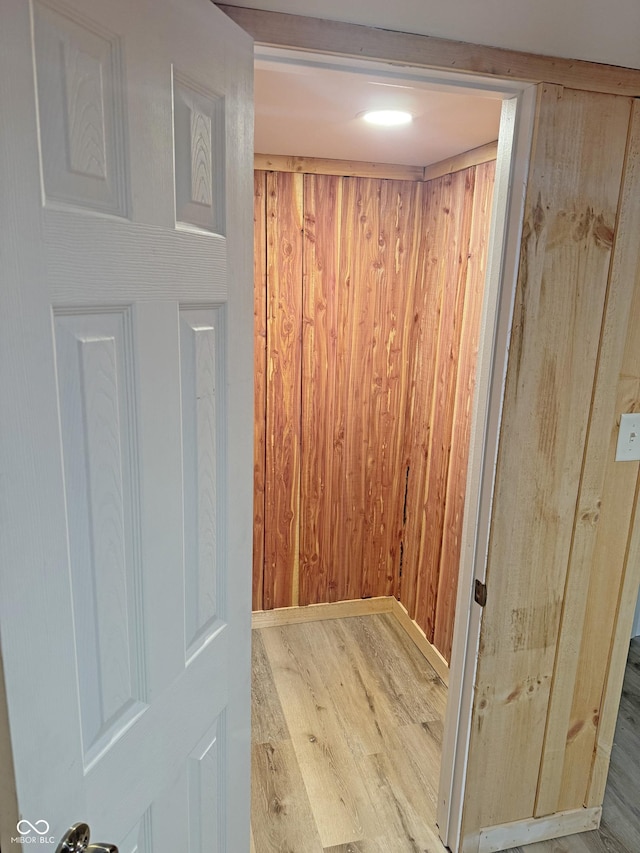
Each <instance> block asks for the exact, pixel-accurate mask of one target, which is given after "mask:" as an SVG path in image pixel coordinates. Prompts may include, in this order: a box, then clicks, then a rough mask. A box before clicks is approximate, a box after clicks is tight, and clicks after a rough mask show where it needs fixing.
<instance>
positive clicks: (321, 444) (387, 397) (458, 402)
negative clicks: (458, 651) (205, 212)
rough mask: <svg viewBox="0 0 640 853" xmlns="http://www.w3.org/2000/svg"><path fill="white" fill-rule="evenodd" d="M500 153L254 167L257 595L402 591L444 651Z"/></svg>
mask: <svg viewBox="0 0 640 853" xmlns="http://www.w3.org/2000/svg"><path fill="white" fill-rule="evenodd" d="M494 166H495V163H493V162H490V163H485V164H481V165H478V166H474V167H471V168H469V169H466V170H463V171H460V172H457V173H455V174H453V175H446V176H444V177H442V178H439V179H437V180H434V181H431V182H429V183H422V182H417V181H415V182H414V181H391V180H380V179H371V178H357V177H356V178H344V177H339V176H332V175H302V174H293V173H279V172H256V174H255V221H256V238H255V239H256V242H255V247H256V254H255V274H256V276H255V279H256V288H255V321H256V322H255V333H256V334H255V340H256V353H255V359H256V415H257V416H256V433H255V437H256V438H255V450H256V454H255V507H256V510H255V519H254V520H255V528H254V537H255V538H254V608H255V609H269V608H272V607H282V606H289V605H295V604H312V603H318V602H329V601H338V600H348V599H358V598H367V597H372V596H379V595H395V596H397V597H398V598H399V599H400V600H401V601H402V602H403V603H404V604H405V606H406V607H407V609H408V611H409V613H410V615H411V616H412V617H413V618H416V619H417V620H418V622H419V624H420V625H421V626H422V627H423V629H424V630H425V632H426V634H427V636H428V638H429V639H430V641H432V642H435V643H436V645H437V647H438V648H439V649H440V651H441V652H442V653H443V655H444V656H445V657H446V658H447V659H448V657H449V655H450V650H451V638H452V634H453V615H454V613H453V610H454V603H455V594H456V582H457V572H458V560H459V548H460V534H461V528H462V513H463V508H464V493H465V486H466V469H467V453H468V445H469V432H470V428H471V403H472V398H473V388H474V374H475V358H476V353H477V346H478V329H479V319H480V311H481V307H482V296H483V283H484V258H485V255H486V241H487V236H488V229H489V219H490V209H491V200H492V190H493V175H494Z"/></svg>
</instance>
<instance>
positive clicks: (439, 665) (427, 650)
mask: <svg viewBox="0 0 640 853" xmlns="http://www.w3.org/2000/svg"><path fill="white" fill-rule="evenodd" d="M392 613H393V615H394V616H395V617H396V619H397V620H398V622H399V623H400V624H401V625H402V627H403V628H404V630H405V631H406V632H407V634H408V635H409V637H410V638H411V639H412V640H413V642H414V643H415V644H416V646H417V647H418V648H419V649H420V651H421V652H422V654H423V655H424V656H425V658H426V659H427V660H428V661H429V663H430V664H431V666H432V667H433V668H434V669H435V671H436V672H437V673H438V675H439V677H440V678H441V679H442V681H444V683H445V684H446V685H447V687H448V686H449V664H448V663H447V661H446V660H445V659H444V658H443V657H442V655H441V654H440V652H439V651H438V650H437V649H436V647H435V646H434V645H433V644H432V643H430V642H429V640H428V639H427V637H426V635H425V633H424V631H423V630H422V628H421V627H420V626H419V625H418V623H417V622H415V621H414V620H413V619H412V618H411V616H409V614H408V613H407V610H406V608H405V606H404V605H403V604H400V602H399V601H398V600H397V599H396V598H394V599H393V609H392Z"/></svg>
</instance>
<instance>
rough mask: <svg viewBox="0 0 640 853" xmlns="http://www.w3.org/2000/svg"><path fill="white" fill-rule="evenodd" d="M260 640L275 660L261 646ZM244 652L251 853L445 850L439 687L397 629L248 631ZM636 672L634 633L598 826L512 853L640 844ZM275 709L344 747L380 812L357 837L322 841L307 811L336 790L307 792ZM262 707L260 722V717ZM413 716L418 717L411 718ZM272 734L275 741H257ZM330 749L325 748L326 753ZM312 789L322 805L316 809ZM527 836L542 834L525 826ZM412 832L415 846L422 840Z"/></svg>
mask: <svg viewBox="0 0 640 853" xmlns="http://www.w3.org/2000/svg"><path fill="white" fill-rule="evenodd" d="M265 638H266V642H265ZM269 647H271V649H272V652H273V654H272V656H270V655H269V653H268V652H267V651H265V648H269ZM253 649H254V669H253V695H254V703H255V705H254V709H253V719H254V726H253V735H252V741H253V744H254V746H253V750H254V765H253V783H252V824H253V827H252V837H253V839H254V848H255V850H256V853H270V851H274V853H275V851H281V850H296V851H297V850H302V851H306V852H307V853H387V851H394V853H395V851H408V853H416V849H420V850H423V849H424V850H428V851H429V853H444V848H443V847H442V845H441V843H440V842H439V840H438V839H437V829H436V825H435V804H436V797H437V784H438V772H439V771H438V768H439V764H440V753H441V747H442V728H443V725H442V724H443V717H442V711H443V704H442V698H443V695H444V694H443V690H444V688H443V686H442V685H441V683H440V682H439V681H438V680H437V679H434V673H433V671H432V670H430V668H429V666H428V664H426V663H425V662H424V661H423V660H421V658H420V655H419V653H418V652H417V650H416V649H415V648H413V647H412V645H411V643H409V645H408V646H407V645H406V638H404V637H402V635H401V634H397V630H396V627H395V626H394V620H393V617H392V616H391V615H390V614H385V615H381V616H364V617H356V618H346V619H343V620H333V621H331V622H326V623H322V622H316V623H314V624H313V625H305V626H286V627H283V628H269V629H260V630H254V631H253ZM369 649H371V650H372V652H370V651H369ZM416 655H417V657H416ZM256 663H257V665H256ZM280 664H282V666H280ZM639 673H640V639H636V640H634V641H633V642H632V644H631V649H630V652H629V659H628V663H627V668H626V677H625V683H624V691H623V698H622V702H621V705H620V716H619V720H618V727H617V731H616V737H615V745H614V748H613V753H612V758H611V774H610V785H609V787H608V789H607V794H606V797H605V802H604V807H603V817H602V823H601V826H600V829H599V830H597V831H594V832H586V833H581V834H579V835H571V836H569V837H566V838H561V839H556V840H554V841H542V842H536V843H534V844H531V845H529V844H528V845H527V846H526V847H525V848H520V847H518V848H514V849H513V850H512V851H511V853H614V851H615V853H636V851H637V850H638V849H640V835H639V830H638V827H640V809H639V806H638V802H637V795H636V792H637V790H638V787H639V786H640V766H639V765H638V762H637V761H635V760H634V756H635V755H637V754H638V749H640V736H639V734H638V731H637V726H636V725H635V720H636V719H637V717H638V714H640V675H639ZM434 691H435V693H434ZM255 697H257V698H258V701H257V702H256V699H255ZM398 697H399V698H398ZM283 707H285V708H286V709H287V712H288V715H289V718H290V719H291V720H293V725H297V726H299V727H300V730H301V731H305V730H306V728H307V726H308V724H309V722H310V720H313V719H314V718H315V719H316V720H317V719H318V718H320V720H321V722H322V725H323V730H325V731H330V732H339V733H340V735H341V740H340V743H341V744H342V748H344V745H345V744H346V745H347V747H348V752H343V755H349V754H350V756H351V758H350V759H349V760H348V761H347V759H345V765H346V767H347V768H348V770H347V771H346V772H348V773H351V772H353V773H355V774H357V778H358V781H357V782H356V783H355V785H356V786H357V787H360V786H364V787H365V788H366V790H367V793H368V795H369V797H370V800H371V802H372V803H373V804H374V807H375V810H376V813H377V815H378V818H380V817H381V818H382V819H381V820H380V819H378V820H377V821H376V823H375V824H373V825H371V826H366V827H364V832H363V835H362V837H360V838H358V839H356V840H353V841H350V842H344V843H340V844H336V845H331V846H329V847H326V846H323V844H322V842H321V840H320V837H319V834H318V830H317V827H316V825H315V818H314V814H315V812H316V811H319V812H322V810H323V809H325V808H326V807H327V803H328V802H331V798H332V797H333V796H334V794H333V791H332V790H330V791H328V792H327V793H324V792H323V791H322V789H321V788H320V789H316V790H315V793H312V792H313V791H314V789H313V784H312V783H310V784H309V785H307V779H306V776H305V770H304V769H303V767H302V766H301V765H298V762H297V754H296V752H295V749H294V748H293V747H292V745H291V741H290V740H289V739H288V738H287V737H284V738H283V739H282V740H278V739H275V736H276V735H278V736H279V735H285V734H286V732H285V729H284V728H279V725H280V724H275V725H274V720H275V719H276V717H277V718H278V719H279V720H281V719H282V718H281V717H280V714H279V713H276V714H275V715H274V712H273V709H275V708H283ZM263 708H264V709H266V710H265V713H264V717H265V721H262V720H261V719H260V717H261V716H262V710H261V709H263ZM420 708H423V709H424V713H423V714H421V712H420ZM416 714H417V716H418V717H421V716H422V717H424V719H422V721H420V722H411V719H412V718H413V717H415V716H416ZM328 718H331V721H330V722H326V720H327V719H328ZM309 731H312V729H310V730H309ZM269 734H271V735H273V736H274V737H271V738H268V739H267V740H265V741H263V740H262V739H263V738H265V737H266V736H268V735H269ZM330 752H331V745H330V746H329V749H328V750H327V755H328V754H330ZM347 784H348V778H347ZM316 795H317V796H319V797H320V800H321V801H320V803H319V804H317V805H314V800H313V798H314V796H316ZM574 825H575V824H574ZM547 826H548V824H547ZM513 829H514V828H513V827H511V830H512V831H513ZM516 829H517V827H516ZM532 831H534V832H538V831H539V830H538V829H537V828H536V827H535V826H534V827H532ZM498 837H502V838H505V837H506V836H505V834H504V831H503V833H502V835H501V836H499V833H498V832H497V830H496V831H494V832H492V833H491V834H490V833H485V838H484V843H485V844H488V843H491V842H492V841H495V840H496V838H498ZM529 837H535V835H534V836H529ZM538 837H540V836H539V835H538ZM412 839H413V840H412ZM416 839H420V841H421V845H420V846H419V847H416V843H415V842H416ZM422 842H424V843H422Z"/></svg>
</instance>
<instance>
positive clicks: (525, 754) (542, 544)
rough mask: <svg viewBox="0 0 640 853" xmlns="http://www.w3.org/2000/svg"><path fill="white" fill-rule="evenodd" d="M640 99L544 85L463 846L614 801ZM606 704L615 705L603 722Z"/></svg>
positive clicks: (632, 477)
mask: <svg viewBox="0 0 640 853" xmlns="http://www.w3.org/2000/svg"><path fill="white" fill-rule="evenodd" d="M632 104H633V102H632V101H631V99H629V98H626V97H621V96H615V95H604V94H602V95H600V94H594V93H590V92H578V91H572V90H568V89H563V88H562V87H560V86H553V85H547V84H544V85H543V86H542V87H541V93H540V101H539V111H538V120H537V127H536V141H535V145H534V151H533V155H532V162H531V172H530V178H529V185H528V191H527V202H526V210H525V222H524V231H523V238H522V249H521V258H520V271H519V280H518V288H517V294H516V305H515V315H514V327H513V334H512V339H511V346H510V357H509V366H508V372H507V385H506V391H505V400H504V409H503V420H502V429H501V439H500V449H499V458H498V469H497V479H496V487H495V496H494V509H493V522H492V532H491V541H490V547H489V562H488V567H487V587H488V600H487V606H486V609H485V612H484V616H483V622H482V630H481V639H480V653H479V662H478V672H477V682H476V691H475V700H474V717H473V723H472V732H471V749H470V755H469V765H468V775H467V796H466V797H465V811H464V835H465V837H466V839H467V842H466V845H467V846H465V848H464V849H465V850H466V849H469V850H474V849H475V850H477V849H478V848H477V838H478V832H479V830H480V829H481V828H483V827H491V826H497V825H501V824H505V823H510V822H515V821H520V820H527V819H531V818H534V817H540V818H542V817H543V816H544V815H548V814H553V813H557V812H559V811H561V810H567V811H569V810H571V809H578V810H581V809H582V807H583V806H597V805H599V804H600V803H601V802H602V794H603V792H604V787H603V778H604V775H606V764H607V762H608V754H607V749H609V748H610V738H611V734H612V731H613V729H612V725H614V724H615V710H616V708H617V700H616V698H613V695H614V694H613V693H612V694H611V697H612V698H611V699H610V700H608V699H607V696H608V690H609V689H610V688H608V687H607V679H609V678H610V677H611V678H612V684H613V682H615V680H616V678H618V677H619V672H620V667H621V661H622V666H623V661H624V657H625V655H626V650H625V648H624V645H625V644H624V640H623V641H622V642H620V636H621V634H620V632H622V635H623V634H624V632H625V631H626V642H627V643H628V637H629V632H630V627H631V620H632V618H633V616H632V610H633V605H632V604H627V605H625V604H624V599H623V594H624V591H625V589H626V590H627V595H628V597H629V598H631V599H632V596H633V593H634V592H635V589H637V575H638V572H639V571H640V569H639V568H638V567H637V566H633V565H630V563H629V560H630V559H631V560H632V559H633V555H634V548H636V549H637V548H638V542H637V540H638V536H637V534H636V533H634V528H633V524H634V518H635V513H636V505H637V487H638V465H637V463H631V464H629V463H616V462H615V461H614V452H615V451H614V447H615V435H616V429H617V422H618V419H619V415H620V413H621V412H623V411H638V409H640V353H639V351H638V335H637V317H638V313H637V312H638V310H640V295H639V293H638V291H639V289H640V277H639V275H638V263H639V261H640V257H639V255H640V252H639V250H638V241H637V230H638V227H640V222H639V221H638V218H639V215H640V214H639V212H638V203H637V199H638V193H639V192H640V185H639V181H640V177H639V175H638V168H639V166H638V157H639V152H638V145H639V144H640V140H639V135H640V127H639V124H640V122H639V121H638V116H637V107H635V110H636V116H635V119H634V122H633V123H632V124H631V134H630V135H629V139H627V131H628V128H629V127H630V116H631V110H632ZM625 160H626V166H625ZM623 175H624V183H623ZM621 184H623V186H622V191H621ZM632 234H635V237H633V236H631V235H632ZM618 241H619V246H620V248H619V249H617V250H616V251H615V252H614V246H618ZM634 312H635V313H634ZM634 317H635V320H634ZM636 528H637V522H636ZM634 543H635V544H634ZM637 553H638V552H637V550H636V551H635V554H636V556H637ZM627 567H629V571H628V572H627V571H626V570H627ZM626 575H629V578H628V579H627V577H626ZM634 586H635V589H634V588H633V587H634ZM625 606H626V608H627V611H628V613H627V616H626V623H625V624H623V625H622V626H621V627H620V626H619V624H618V623H619V621H620V613H621V612H623V611H624V608H625ZM612 638H613V639H612ZM616 643H617V652H616V651H615V650H616V645H615V644H616ZM614 652H615V654H614ZM612 667H613V670H612ZM619 687H620V684H618V687H617V689H618V696H619ZM611 689H613V690H614V691H615V686H614V687H613V688H611ZM607 702H609V705H613V708H609V710H608V711H607V715H606V716H607V719H606V724H604V723H603V720H602V719H601V711H602V710H603V708H606V706H607ZM594 757H595V765H594ZM603 763H604V767H605V774H604V775H603V772H602V770H603V768H602V765H603ZM598 766H600V767H599V770H598ZM594 776H598V778H599V781H598V782H597V783H596V787H597V791H595V790H594V789H593V782H594ZM494 780H499V784H497V783H496V784H494V783H493V781H494Z"/></svg>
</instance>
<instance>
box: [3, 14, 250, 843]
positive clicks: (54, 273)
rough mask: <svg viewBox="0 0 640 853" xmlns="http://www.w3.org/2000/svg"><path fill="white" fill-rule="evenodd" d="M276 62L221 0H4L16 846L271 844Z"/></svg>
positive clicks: (6, 600)
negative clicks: (258, 775)
mask: <svg viewBox="0 0 640 853" xmlns="http://www.w3.org/2000/svg"><path fill="white" fill-rule="evenodd" d="M252 74H253V51H252V43H251V40H250V39H249V37H248V36H246V35H245V34H244V33H242V32H241V31H240V30H239V29H238V28H237V27H236V26H235V25H234V24H233V23H231V22H230V21H229V20H228V19H227V18H226V17H225V16H224V15H223V14H222V13H221V12H220V11H219V10H218V9H216V8H215V7H214V6H213V5H212V4H211V3H210V2H209V0H106V1H105V0H31V2H30V0H2V5H1V9H0V125H1V129H0V212H1V219H0V406H1V410H0V411H1V418H0V638H1V643H2V646H1V649H2V666H3V670H4V678H3V682H4V688H5V692H6V708H4V709H2V708H1V707H0V755H2V756H3V760H2V763H3V767H2V768H0V769H1V771H2V773H3V774H4V775H3V782H2V784H1V785H0V791H1V793H2V798H1V800H0V812H1V818H0V820H1V822H2V836H1V846H2V851H3V853H10V851H12V850H16V851H17V850H19V849H22V850H24V849H25V847H27V846H28V847H29V848H30V849H39V850H42V849H44V850H51V851H52V853H53V851H55V850H56V848H57V846H58V843H59V841H60V838H61V836H62V834H63V833H64V832H65V830H66V829H67V827H69V826H70V825H71V824H73V823H76V822H79V821H85V822H86V823H88V824H89V825H90V827H91V836H92V841H95V840H102V841H107V842H111V843H112V844H115V845H117V846H118V847H119V850H120V853H134V851H139V853H176V851H184V852H185V853H187V851H188V853H218V852H219V851H220V853H222V851H225V852H226V853H245V851H248V849H249V718H250V715H249V707H250V706H249V672H250V669H249V657H250V656H249V650H250V564H251V554H250V551H251V536H252V511H251V501H252V482H251V478H252V395H253V390H252V295H251V294H252V265H251V247H252V238H251V232H252V218H251V211H252V206H251V199H252V195H251V191H252V182H251V181H252V112H251V81H252ZM2 699H3V697H2V695H1V694H0V704H3V703H2ZM4 710H6V711H7V712H8V714H7V715H5V714H4V712H3V711H4ZM5 716H7V718H8V719H7V720H5V722H4V723H3V722H2V720H3V718H4V717H5ZM9 758H12V765H13V766H12V769H11V768H10V766H9V764H8V760H9Z"/></svg>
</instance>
